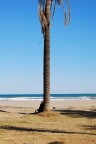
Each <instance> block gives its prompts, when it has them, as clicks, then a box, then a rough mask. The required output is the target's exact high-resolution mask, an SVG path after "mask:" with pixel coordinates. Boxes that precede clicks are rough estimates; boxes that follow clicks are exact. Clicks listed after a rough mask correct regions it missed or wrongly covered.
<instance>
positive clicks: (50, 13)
mask: <svg viewBox="0 0 96 144" xmlns="http://www.w3.org/2000/svg"><path fill="white" fill-rule="evenodd" d="M66 4H67V6H68V14H66V10H65V5H64V3H63V0H38V7H39V19H40V23H41V28H42V33H43V38H44V69H43V80H44V81H43V110H42V111H43V112H44V111H48V110H50V26H51V22H52V20H53V18H54V14H55V10H56V6H57V5H59V6H60V5H61V6H62V8H63V10H64V23H65V26H66V25H67V24H69V22H70V5H69V1H68V0H66Z"/></svg>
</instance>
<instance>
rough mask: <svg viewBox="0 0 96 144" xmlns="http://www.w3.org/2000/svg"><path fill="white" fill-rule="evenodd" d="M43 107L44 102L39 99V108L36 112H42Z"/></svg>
mask: <svg viewBox="0 0 96 144" xmlns="http://www.w3.org/2000/svg"><path fill="white" fill-rule="evenodd" d="M43 107H44V102H43V101H41V103H40V106H39V109H38V113H40V112H43Z"/></svg>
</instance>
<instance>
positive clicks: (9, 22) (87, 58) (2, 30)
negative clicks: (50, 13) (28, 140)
mask: <svg viewBox="0 0 96 144" xmlns="http://www.w3.org/2000/svg"><path fill="white" fill-rule="evenodd" d="M70 3H71V24H70V25H69V26H68V27H67V28H66V29H65V27H64V20H63V10H62V7H58V8H57V11H56V13H55V18H54V22H53V24H52V28H51V93H96V0H70ZM37 4H38V1H37V0H0V94H3V93H6V94H10V93H16V94H17V93H23V94H24V93H42V92H43V37H42V34H41V27H40V23H39V18H38V5H37Z"/></svg>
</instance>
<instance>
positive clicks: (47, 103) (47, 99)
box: [43, 0, 51, 111]
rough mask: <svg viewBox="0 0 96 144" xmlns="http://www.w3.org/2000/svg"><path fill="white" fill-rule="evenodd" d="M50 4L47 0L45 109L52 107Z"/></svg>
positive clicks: (44, 77) (44, 75) (44, 76)
mask: <svg viewBox="0 0 96 144" xmlns="http://www.w3.org/2000/svg"><path fill="white" fill-rule="evenodd" d="M50 4H51V1H50V0H46V7H45V17H46V20H47V23H48V26H47V28H46V29H45V36H44V72H43V79H44V86H43V90H44V92H43V101H44V109H43V111H48V110H49V109H50Z"/></svg>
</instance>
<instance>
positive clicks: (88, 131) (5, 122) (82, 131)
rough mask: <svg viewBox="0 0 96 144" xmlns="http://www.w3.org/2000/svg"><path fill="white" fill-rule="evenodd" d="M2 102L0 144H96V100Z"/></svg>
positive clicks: (0, 103)
mask: <svg viewBox="0 0 96 144" xmlns="http://www.w3.org/2000/svg"><path fill="white" fill-rule="evenodd" d="M39 104H40V101H39V100H31V101H0V144H96V100H62V101H61V100H58V101H57V100H52V101H51V108H53V110H54V111H52V112H49V113H47V114H34V111H35V109H37V108H38V107H39Z"/></svg>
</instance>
